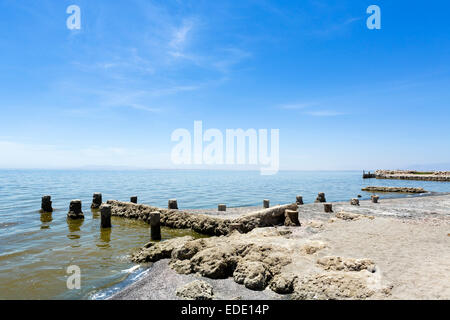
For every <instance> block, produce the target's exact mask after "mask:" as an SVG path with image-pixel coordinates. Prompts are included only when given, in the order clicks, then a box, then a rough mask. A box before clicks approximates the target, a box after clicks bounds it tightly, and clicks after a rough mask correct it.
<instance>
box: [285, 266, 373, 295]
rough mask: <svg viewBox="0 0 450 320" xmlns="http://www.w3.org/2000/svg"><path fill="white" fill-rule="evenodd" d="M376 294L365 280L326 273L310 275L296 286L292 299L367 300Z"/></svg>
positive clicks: (354, 276) (351, 275)
mask: <svg viewBox="0 0 450 320" xmlns="http://www.w3.org/2000/svg"><path fill="white" fill-rule="evenodd" d="M374 293H375V292H374V291H373V290H371V289H370V288H368V286H367V283H366V281H365V279H364V278H361V277H358V276H357V275H355V274H349V273H336V272H333V273H326V274H314V275H308V276H305V277H303V278H301V279H298V281H297V282H296V283H295V285H294V293H293V295H292V299H295V300H316V299H317V300H329V299H333V300H335V299H366V298H369V297H370V296H372V295H373V294H374Z"/></svg>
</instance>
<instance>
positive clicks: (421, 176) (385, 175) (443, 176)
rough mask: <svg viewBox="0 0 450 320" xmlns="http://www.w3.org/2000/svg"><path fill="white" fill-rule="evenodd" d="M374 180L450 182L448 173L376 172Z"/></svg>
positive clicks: (449, 172)
mask: <svg viewBox="0 0 450 320" xmlns="http://www.w3.org/2000/svg"><path fill="white" fill-rule="evenodd" d="M375 178H377V179H400V180H423V181H447V182H450V171H414V170H376V171H375Z"/></svg>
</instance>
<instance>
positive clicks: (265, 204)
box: [263, 199, 270, 209]
mask: <svg viewBox="0 0 450 320" xmlns="http://www.w3.org/2000/svg"><path fill="white" fill-rule="evenodd" d="M263 207H264V208H266V209H267V208H269V207H270V200H269V199H264V201H263Z"/></svg>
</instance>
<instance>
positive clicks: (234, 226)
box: [229, 223, 241, 233]
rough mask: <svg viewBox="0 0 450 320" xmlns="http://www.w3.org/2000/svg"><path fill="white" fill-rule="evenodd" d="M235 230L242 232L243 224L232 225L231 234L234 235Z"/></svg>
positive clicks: (230, 227)
mask: <svg viewBox="0 0 450 320" xmlns="http://www.w3.org/2000/svg"><path fill="white" fill-rule="evenodd" d="M234 230H237V231H238V232H239V233H240V232H241V224H240V223H230V226H229V233H232V232H233V231H234Z"/></svg>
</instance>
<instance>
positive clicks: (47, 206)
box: [41, 196, 53, 213]
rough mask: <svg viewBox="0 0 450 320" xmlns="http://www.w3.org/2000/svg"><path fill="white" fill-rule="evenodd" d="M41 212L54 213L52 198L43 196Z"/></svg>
mask: <svg viewBox="0 0 450 320" xmlns="http://www.w3.org/2000/svg"><path fill="white" fill-rule="evenodd" d="M41 212H42V213H44V212H53V208H52V197H51V196H43V197H42V201H41Z"/></svg>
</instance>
